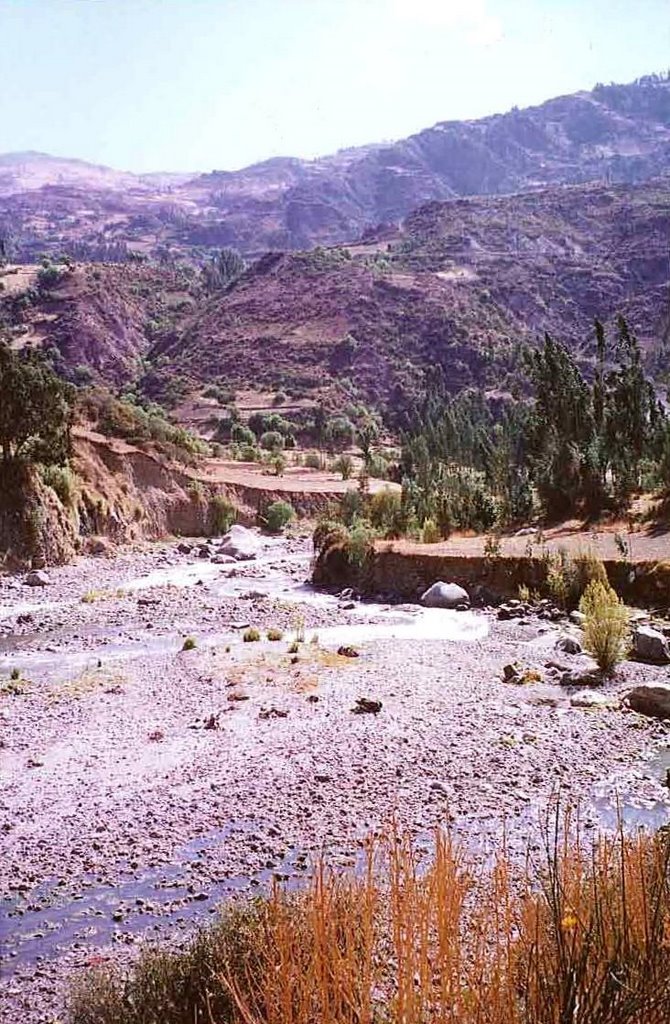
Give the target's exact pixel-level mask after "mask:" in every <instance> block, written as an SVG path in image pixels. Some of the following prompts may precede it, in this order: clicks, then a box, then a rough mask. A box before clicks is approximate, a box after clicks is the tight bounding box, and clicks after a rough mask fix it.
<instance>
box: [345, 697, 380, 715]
mask: <svg viewBox="0 0 670 1024" xmlns="http://www.w3.org/2000/svg"><path fill="white" fill-rule="evenodd" d="M381 709H382V702H381V701H380V700H371V699H370V698H369V697H359V698H358V699H357V701H356V704H355V706H354V707H353V708H352V709H351V710H352V712H353V713H354V714H355V715H376V714H378V713H379V712H380V711H381Z"/></svg>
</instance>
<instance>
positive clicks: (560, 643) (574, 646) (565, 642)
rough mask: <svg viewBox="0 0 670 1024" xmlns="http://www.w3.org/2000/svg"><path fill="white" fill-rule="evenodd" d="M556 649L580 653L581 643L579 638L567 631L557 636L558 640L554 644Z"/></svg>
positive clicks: (565, 652) (566, 652)
mask: <svg viewBox="0 0 670 1024" xmlns="http://www.w3.org/2000/svg"><path fill="white" fill-rule="evenodd" d="M554 647H555V648H556V650H557V651H563V653H564V654H581V653H582V645H581V644H580V642H579V640H577V639H576V637H574V636H570V634H569V633H565V634H564V635H563V636H559V638H558V640H557V641H556V643H555V644H554Z"/></svg>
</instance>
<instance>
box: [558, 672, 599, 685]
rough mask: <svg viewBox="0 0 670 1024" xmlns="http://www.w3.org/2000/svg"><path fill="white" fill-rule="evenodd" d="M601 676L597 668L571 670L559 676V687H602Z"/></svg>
mask: <svg viewBox="0 0 670 1024" xmlns="http://www.w3.org/2000/svg"><path fill="white" fill-rule="evenodd" d="M602 685H603V675H602V672H600V671H599V670H598V669H597V668H571V669H569V671H567V672H564V673H563V675H562V676H561V686H602Z"/></svg>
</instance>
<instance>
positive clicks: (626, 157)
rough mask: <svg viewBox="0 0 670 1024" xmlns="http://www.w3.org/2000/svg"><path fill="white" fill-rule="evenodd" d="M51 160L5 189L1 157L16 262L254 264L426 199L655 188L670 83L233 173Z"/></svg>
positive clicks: (603, 89)
mask: <svg viewBox="0 0 670 1024" xmlns="http://www.w3.org/2000/svg"><path fill="white" fill-rule="evenodd" d="M20 156H21V154H18V157H20ZM53 160H54V163H55V164H57V165H58V167H60V177H57V178H56V180H53V176H52V179H49V180H47V178H48V175H45V171H46V169H47V167H46V165H45V164H44V157H43V156H40V157H39V158H38V161H37V162H38V163H39V164H40V166H39V168H37V169H35V168H34V167H32V168H27V169H26V171H25V172H24V177H23V178H21V175H20V174H19V173H18V172H17V173H15V174H14V176H13V177H12V174H11V155H5V157H4V158H3V157H0V197H2V198H3V210H2V212H1V213H0V233H2V232H3V231H4V234H5V235H9V236H10V237H11V238H12V239H13V244H14V248H15V251H16V254H17V258H20V259H24V260H25V259H34V258H35V257H36V256H37V255H38V253H39V252H40V251H47V252H50V251H58V249H65V250H66V251H67V247H68V246H69V245H72V244H77V245H79V246H80V247H81V246H84V247H88V250H89V252H88V254H89V255H91V254H93V258H95V256H94V253H95V245H98V246H99V245H100V244H101V242H102V241H103V240H104V242H105V244H107V245H108V248H109V246H110V245H111V246H112V248H113V245H115V246H116V250H115V251H117V252H118V253H121V251H122V249H123V247H124V246H125V252H126V257H128V256H131V257H132V255H133V254H134V255H145V256H146V255H149V256H155V255H156V254H158V253H162V254H163V255H165V254H166V253H167V254H172V255H173V256H174V257H179V258H188V257H189V256H190V255H192V253H193V251H194V250H204V251H207V250H211V249H213V248H216V247H221V246H226V245H228V246H233V247H235V248H237V249H239V250H240V251H241V252H242V253H243V254H245V255H246V256H248V257H252V258H253V257H256V256H259V255H261V254H262V253H263V252H265V251H267V250H268V249H286V250H300V249H306V248H311V247H313V246H315V245H333V244H340V243H342V242H345V241H353V240H355V239H357V238H358V237H360V235H361V233H362V232H363V231H365V230H366V229H367V228H369V227H370V226H374V225H377V224H379V223H384V222H390V223H398V222H399V221H400V220H402V219H403V217H405V216H407V215H408V214H409V213H410V212H411V211H412V210H413V209H415V208H416V207H418V206H420V205H422V204H423V203H425V202H427V201H432V200H438V201H440V200H448V199H452V198H456V197H459V196H464V195H503V194H514V193H516V192H527V191H534V190H538V189H542V188H547V187H551V186H553V185H561V184H582V183H586V182H588V181H599V182H602V183H604V184H616V183H633V182H636V181H645V180H648V179H650V178H653V177H656V176H658V175H659V174H662V173H664V172H665V171H666V170H667V169H668V168H669V167H670V77H664V76H660V75H653V76H647V77H645V78H642V79H639V80H637V81H636V82H633V83H629V84H627V85H609V86H604V85H598V86H596V87H595V88H594V89H593V90H591V91H590V92H585V91H580V92H577V93H573V94H568V95H566V96H562V97H556V98H553V99H549V100H547V101H545V102H544V103H542V104H539V105H536V106H533V107H527V108H524V109H519V108H512V110H510V111H508V112H506V113H504V114H493V115H490V116H488V117H485V118H480V119H471V120H467V121H454V120H451V121H443V122H437V123H436V124H435V125H433V126H432V127H431V128H426V129H423V130H422V131H419V132H417V133H414V134H413V135H410V136H408V137H407V138H405V139H400V140H397V141H395V142H391V143H373V144H369V145H365V146H361V147H349V148H348V149H344V150H340V151H338V152H337V153H334V154H331V155H328V156H325V157H318V158H316V159H314V160H303V159H300V158H296V157H272V158H269V159H268V160H264V161H261V162H259V163H256V164H252V165H250V166H248V167H246V168H242V169H240V170H237V171H224V170H213V171H209V172H205V173H200V174H194V175H188V174H185V175H180V174H174V175H173V174H170V172H156V173H155V174H149V175H133V174H131V173H130V172H123V171H114V170H113V169H111V168H105V167H103V166H98V165H88V164H86V162H82V161H71V162H70V165H68V161H67V160H63V159H61V158H53ZM15 162H16V161H15ZM19 165H20V162H19ZM66 171H67V173H66ZM68 173H70V177H69V178H68ZM86 173H89V174H90V176H91V180H90V181H89V182H88V183H87V181H86ZM83 211H86V212H85V214H84V212H83ZM112 244H113V245H112Z"/></svg>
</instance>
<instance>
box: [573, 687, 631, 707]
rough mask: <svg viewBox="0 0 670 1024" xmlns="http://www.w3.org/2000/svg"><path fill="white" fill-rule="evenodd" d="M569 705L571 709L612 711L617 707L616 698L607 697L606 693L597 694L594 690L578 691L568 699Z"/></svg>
mask: <svg viewBox="0 0 670 1024" xmlns="http://www.w3.org/2000/svg"><path fill="white" fill-rule="evenodd" d="M570 705H571V706H572V707H573V708H604V709H605V710H608V709H609V710H612V709H614V708H618V707H619V701H618V699H617V698H616V697H612V696H608V695H607V694H606V693H598V692H597V691H594V690H579V692H578V693H574V694H573V695H572V697H571V698H570Z"/></svg>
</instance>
